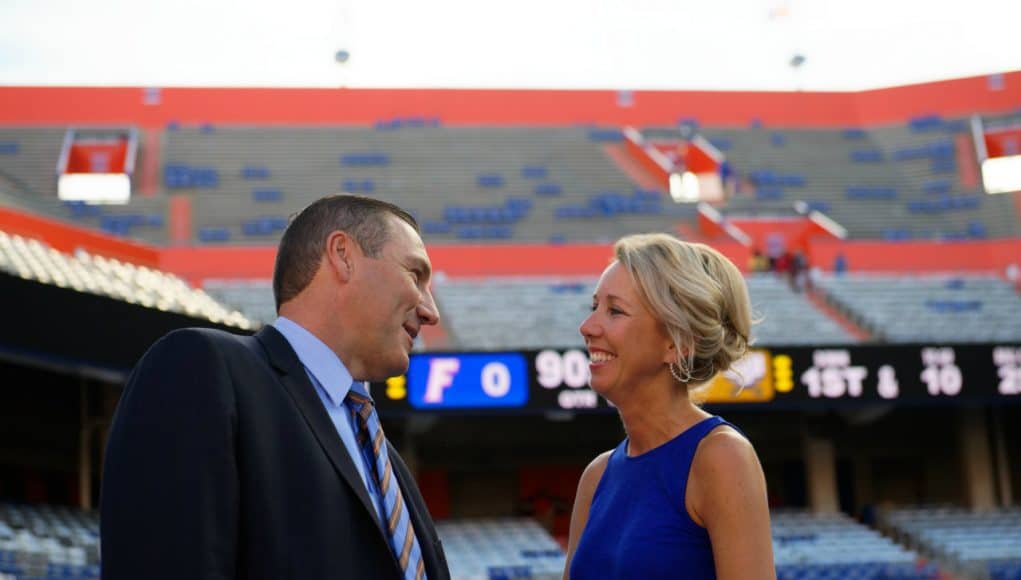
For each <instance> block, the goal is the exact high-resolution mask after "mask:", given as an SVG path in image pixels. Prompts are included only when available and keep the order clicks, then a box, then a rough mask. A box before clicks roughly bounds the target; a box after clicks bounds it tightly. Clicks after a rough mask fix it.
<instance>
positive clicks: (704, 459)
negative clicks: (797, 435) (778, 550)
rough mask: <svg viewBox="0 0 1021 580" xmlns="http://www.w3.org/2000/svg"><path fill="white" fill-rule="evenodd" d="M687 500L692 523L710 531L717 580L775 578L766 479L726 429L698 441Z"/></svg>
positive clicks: (744, 444) (744, 443) (746, 446)
mask: <svg viewBox="0 0 1021 580" xmlns="http://www.w3.org/2000/svg"><path fill="white" fill-rule="evenodd" d="M687 496H688V497H687V504H688V505H687V507H688V511H689V513H690V514H691V515H692V519H694V520H695V521H696V523H698V524H701V525H703V526H705V528H706V530H707V531H708V532H709V539H710V541H711V542H712V547H713V560H714V561H715V564H716V577H717V579H718V580H762V579H769V580H773V579H775V578H776V568H775V566H774V564H773V539H772V534H771V531H770V527H769V506H768V504H767V499H766V480H765V477H764V476H763V475H762V467H761V466H760V465H759V458H758V457H757V456H756V455H755V449H754V448H753V447H752V445H751V443H749V442H748V440H747V439H745V438H744V437H742V436H741V435H740V434H738V433H737V432H735V431H733V430H731V429H728V428H724V429H717V430H716V431H713V432H712V433H711V434H709V436H708V437H706V438H705V439H703V440H702V443H701V444H700V445H699V447H698V451H697V452H696V454H695V461H694V463H693V465H692V467H691V475H690V477H689V479H688V494H687Z"/></svg>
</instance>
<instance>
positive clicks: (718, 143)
mask: <svg viewBox="0 0 1021 580" xmlns="http://www.w3.org/2000/svg"><path fill="white" fill-rule="evenodd" d="M709 142H710V143H712V144H713V147H716V148H717V149H719V150H720V151H730V150H731V149H732V148H733V147H734V142H733V141H731V140H730V139H727V138H726V137H716V138H715V139H710V140H709Z"/></svg>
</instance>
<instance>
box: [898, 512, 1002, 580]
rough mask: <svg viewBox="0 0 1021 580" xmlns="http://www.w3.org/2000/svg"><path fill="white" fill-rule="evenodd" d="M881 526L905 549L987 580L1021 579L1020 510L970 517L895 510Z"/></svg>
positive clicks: (965, 514) (946, 513) (953, 513)
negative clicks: (902, 542)
mask: <svg viewBox="0 0 1021 580" xmlns="http://www.w3.org/2000/svg"><path fill="white" fill-rule="evenodd" d="M881 522H882V523H883V524H884V525H886V526H888V527H890V528H891V529H892V530H893V531H894V532H895V533H897V534H898V535H899V536H900V537H901V538H902V539H903V541H904V542H905V543H907V544H908V545H911V546H915V547H916V548H917V549H918V550H920V551H922V552H925V553H929V554H933V555H934V556H936V557H939V558H942V559H946V560H949V561H951V562H954V563H955V564H956V565H957V566H958V567H959V569H960V571H961V572H963V573H968V574H976V575H978V576H980V577H988V578H990V579H991V580H1016V579H1017V578H1021V509H1019V508H1013V509H999V510H994V511H986V512H972V511H967V510H963V509H960V508H952V507H931V508H915V509H897V510H891V511H889V512H887V513H885V514H881Z"/></svg>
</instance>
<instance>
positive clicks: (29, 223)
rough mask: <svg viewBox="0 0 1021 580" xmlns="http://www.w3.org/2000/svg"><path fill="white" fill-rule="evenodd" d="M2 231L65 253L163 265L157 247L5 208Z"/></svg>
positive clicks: (0, 219) (1, 210)
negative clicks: (42, 242)
mask: <svg viewBox="0 0 1021 580" xmlns="http://www.w3.org/2000/svg"><path fill="white" fill-rule="evenodd" d="M0 231H3V232H5V233H7V234H12V235H17V236H22V237H25V238H30V239H37V240H41V241H44V242H46V243H47V244H49V245H50V246H52V247H53V249H55V250H58V251H61V252H65V253H72V252H74V251H75V250H76V249H78V248H81V249H83V250H85V251H87V252H89V253H90V254H96V255H100V256H106V257H109V258H116V259H118V260H123V261H125V262H131V263H132V264H139V265H142V266H149V267H156V266H157V265H158V264H159V262H160V251H159V250H158V249H156V248H154V247H151V246H147V245H145V244H138V243H134V242H128V241H125V240H122V239H119V238H115V237H113V236H108V235H106V234H102V233H99V232H97V231H93V230H87V229H84V228H78V227H75V226H71V225H68V224H65V223H63V222H59V221H57V220H52V219H48V218H44V217H39V216H36V215H32V214H27V213H22V212H19V211H15V210H12V209H7V208H3V207H0Z"/></svg>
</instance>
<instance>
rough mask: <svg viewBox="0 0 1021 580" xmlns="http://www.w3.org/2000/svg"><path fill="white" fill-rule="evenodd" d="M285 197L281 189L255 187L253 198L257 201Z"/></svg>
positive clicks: (269, 200)
mask: <svg viewBox="0 0 1021 580" xmlns="http://www.w3.org/2000/svg"><path fill="white" fill-rule="evenodd" d="M283 198H284V193H283V192H282V191H280V190H279V189H275V188H274V189H253V190H252V200H253V201H257V202H277V201H280V200H282V199H283Z"/></svg>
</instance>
